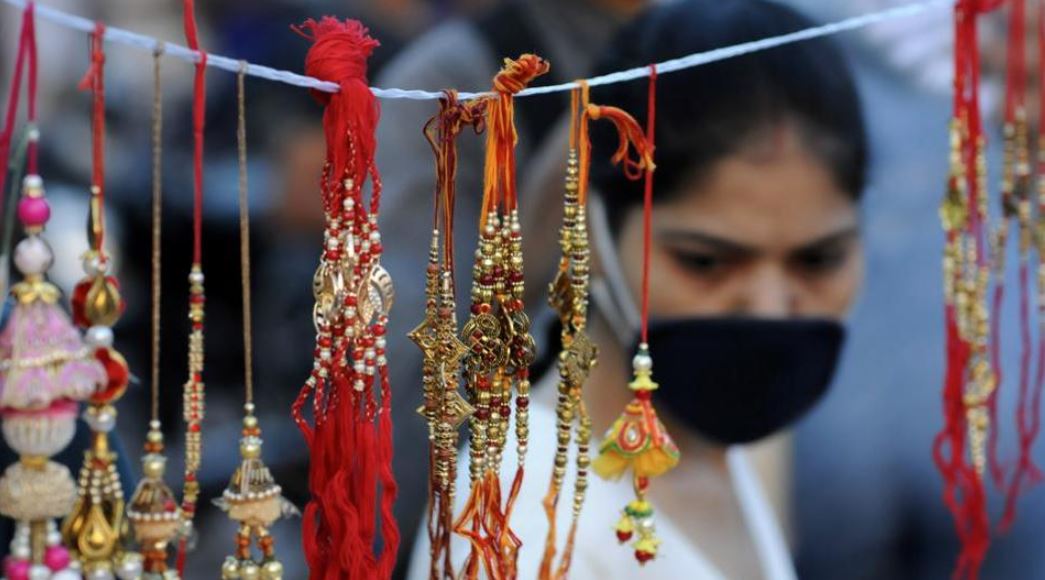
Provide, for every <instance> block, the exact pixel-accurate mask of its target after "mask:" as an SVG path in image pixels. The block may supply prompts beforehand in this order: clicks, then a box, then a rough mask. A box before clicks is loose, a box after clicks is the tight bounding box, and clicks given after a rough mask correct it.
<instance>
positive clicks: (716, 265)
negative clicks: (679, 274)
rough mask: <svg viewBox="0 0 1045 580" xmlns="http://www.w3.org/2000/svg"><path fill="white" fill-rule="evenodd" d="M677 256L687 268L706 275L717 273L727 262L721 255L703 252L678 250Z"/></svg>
mask: <svg viewBox="0 0 1045 580" xmlns="http://www.w3.org/2000/svg"><path fill="white" fill-rule="evenodd" d="M675 258H676V259H677V260H678V261H679V262H680V263H681V264H682V265H683V266H684V267H685V268H686V269H688V270H690V271H691V272H693V273H695V274H700V275H704V276H706V275H710V274H714V273H716V272H717V271H719V270H720V269H722V267H723V266H724V265H725V264H726V261H725V260H723V259H722V258H720V257H719V256H716V255H714V254H709V253H703V252H676V253H675Z"/></svg>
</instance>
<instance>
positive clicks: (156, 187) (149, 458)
mask: <svg viewBox="0 0 1045 580" xmlns="http://www.w3.org/2000/svg"><path fill="white" fill-rule="evenodd" d="M163 51H164V49H163V45H162V44H161V45H159V46H158V47H157V48H156V50H155V51H154V52H153V101H152V305H151V306H152V353H151V354H152V416H151V420H150V421H149V432H148V434H147V435H146V439H145V453H144V455H143V456H142V475H143V477H142V480H141V482H139V483H138V487H137V488H136V489H135V491H134V494H133V495H132V496H131V500H130V503H129V504H128V506H127V519H129V520H130V522H131V527H132V529H133V532H134V536H135V539H136V540H137V541H138V543H139V544H140V546H141V552H142V556H143V562H142V570H143V572H145V573H146V574H150V575H155V576H161V577H174V578H177V575H176V573H175V572H174V571H173V570H169V569H168V567H167V546H168V545H169V544H170V542H171V540H172V539H173V538H174V536H175V534H177V532H178V529H179V527H180V526H181V508H180V507H178V503H177V501H176V500H175V499H174V492H172V491H171V489H170V487H168V486H167V483H166V482H165V481H164V472H165V471H166V465H167V458H166V456H165V455H164V452H163V451H164V450H163V431H162V430H161V426H160V328H161V326H160V304H161V302H160V299H161V292H160V289H161V272H162V271H163V262H162V252H161V245H162V235H161V234H162V230H161V228H162V217H163V91H162V84H161V74H160V72H161V71H160V57H161V56H163Z"/></svg>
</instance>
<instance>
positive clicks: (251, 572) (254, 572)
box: [239, 560, 261, 580]
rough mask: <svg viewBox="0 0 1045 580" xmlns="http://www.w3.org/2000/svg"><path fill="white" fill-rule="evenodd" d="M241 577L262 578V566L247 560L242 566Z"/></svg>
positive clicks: (251, 579)
mask: <svg viewBox="0 0 1045 580" xmlns="http://www.w3.org/2000/svg"><path fill="white" fill-rule="evenodd" d="M239 577H240V578H242V579H243V580H259V579H260V578H261V567H260V566H258V565H257V564H255V563H254V562H251V561H250V560H247V561H245V562H243V564H242V565H241V566H240V569H239Z"/></svg>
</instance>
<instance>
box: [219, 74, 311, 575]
mask: <svg viewBox="0 0 1045 580" xmlns="http://www.w3.org/2000/svg"><path fill="white" fill-rule="evenodd" d="M245 73H246V63H241V66H240V72H239V75H238V77H237V78H236V102H237V106H238V107H237V108H238V112H237V119H238V121H237V131H236V143H237V145H238V150H239V215H240V218H239V227H240V230H239V233H240V273H241V276H242V287H243V364H244V373H243V374H244V377H243V384H244V391H245V400H244V404H243V412H244V416H243V431H242V438H240V442H239V451H240V457H241V458H240V464H239V466H237V467H236V471H235V472H233V474H232V479H231V480H230V481H229V485H228V487H226V488H225V491H224V493H222V496H221V498H219V499H216V500H214V503H215V504H216V505H217V506H219V507H220V508H221V509H223V510H225V512H226V513H227V514H228V515H229V518H231V519H232V520H233V521H235V522H236V523H238V524H239V530H238V531H237V533H236V553H235V555H233V556H229V557H228V558H226V559H225V563H224V564H223V565H222V567H221V577H222V578H260V579H262V580H282V578H283V564H282V563H281V562H280V561H279V560H277V559H276V547H275V543H274V540H273V538H272V536H271V535H270V534H269V526H271V525H272V524H273V522H275V521H276V520H278V519H279V518H280V517H282V516H284V515H297V514H298V511H297V508H295V507H294V506H293V504H291V503H290V502H289V501H287V500H286V499H284V498H283V495H282V491H283V490H282V488H281V487H280V486H279V484H277V483H276V481H275V479H273V477H272V473H271V472H270V471H269V468H268V466H267V465H265V462H264V461H263V460H262V458H261V445H262V440H261V427H260V425H259V424H258V418H257V417H255V416H254V357H253V352H254V349H253V343H254V341H253V338H252V336H251V326H252V325H251V311H250V213H249V212H250V207H249V204H248V199H247V121H246V110H245V109H246V107H245V98H244V87H243V85H244V76H245ZM255 542H256V543H257V545H258V549H259V550H260V551H261V562H256V561H255V560H254V558H253V556H252V555H251V545H252V544H253V543H255Z"/></svg>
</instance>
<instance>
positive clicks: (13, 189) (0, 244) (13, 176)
mask: <svg viewBox="0 0 1045 580" xmlns="http://www.w3.org/2000/svg"><path fill="white" fill-rule="evenodd" d="M31 131H35V129H32V128H29V129H27V130H25V131H24V132H23V134H22V136H21V138H20V139H19V140H18V145H16V146H15V148H14V150H13V151H12V152H11V156H10V159H9V162H8V164H7V165H6V168H7V174H8V177H9V178H10V183H9V184H8V187H7V189H8V191H6V192H0V194H3V195H4V197H3V201H2V202H0V204H2V205H0V211H2V212H3V213H2V214H0V215H2V216H3V220H2V222H3V229H0V232H3V234H2V235H0V316H2V313H3V303H4V302H3V301H4V300H5V298H6V296H7V289H8V286H9V283H10V270H9V269H8V259H7V257H8V256H10V255H11V244H13V243H14V233H15V232H14V230H15V215H16V214H17V207H18V200H19V195H18V190H19V189H20V188H21V182H22V168H23V167H24V166H25V160H26V151H27V150H28V146H29V141H30V138H29V133H30V132H31ZM2 323H3V321H2V318H0V324H2Z"/></svg>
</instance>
